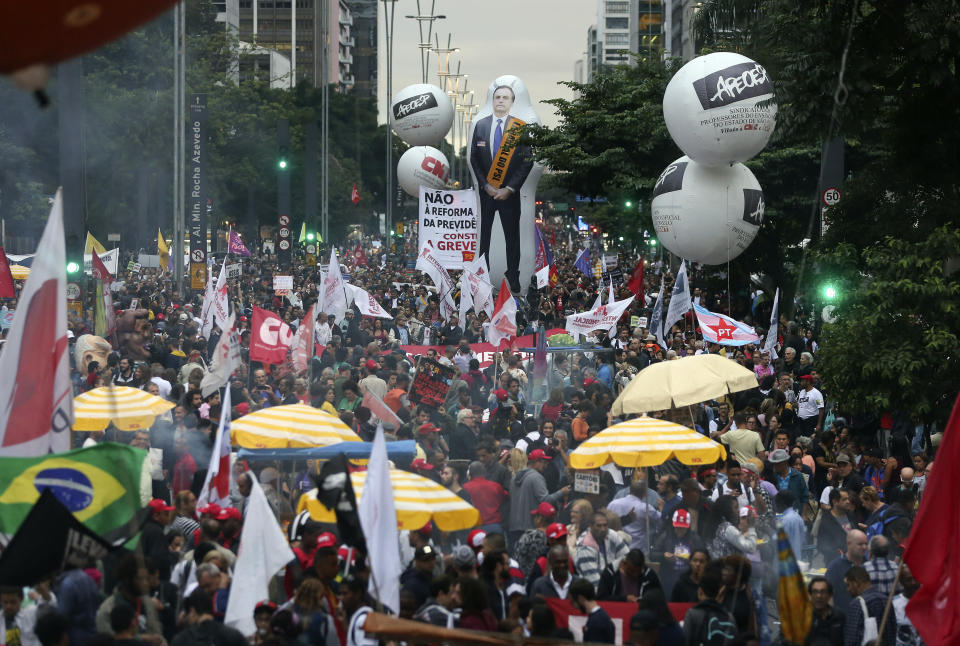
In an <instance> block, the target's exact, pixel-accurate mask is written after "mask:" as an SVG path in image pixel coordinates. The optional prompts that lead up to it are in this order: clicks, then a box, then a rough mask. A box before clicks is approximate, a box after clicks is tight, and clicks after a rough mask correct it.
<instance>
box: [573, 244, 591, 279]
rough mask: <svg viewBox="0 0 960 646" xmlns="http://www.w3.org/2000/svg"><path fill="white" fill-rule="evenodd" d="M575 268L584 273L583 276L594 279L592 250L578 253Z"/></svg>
mask: <svg viewBox="0 0 960 646" xmlns="http://www.w3.org/2000/svg"><path fill="white" fill-rule="evenodd" d="M573 266H574V267H576V268H577V269H579V270H580V271H581V272H583V275H584V276H586V277H587V278H593V266H592V265H591V264H590V250H589V249H583V250H582V251H581V252H580V253H578V254H577V259H576V260H575V261H574V263H573Z"/></svg>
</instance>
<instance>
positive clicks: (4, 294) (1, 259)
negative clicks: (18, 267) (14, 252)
mask: <svg viewBox="0 0 960 646" xmlns="http://www.w3.org/2000/svg"><path fill="white" fill-rule="evenodd" d="M16 295H17V290H16V288H14V286H13V274H12V273H10V262H9V261H8V260H7V254H6V252H4V250H3V247H0V298H14V297H15V296H16Z"/></svg>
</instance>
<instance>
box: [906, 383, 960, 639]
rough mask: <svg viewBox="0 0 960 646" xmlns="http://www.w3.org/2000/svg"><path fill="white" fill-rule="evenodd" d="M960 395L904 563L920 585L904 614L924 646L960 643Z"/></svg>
mask: <svg viewBox="0 0 960 646" xmlns="http://www.w3.org/2000/svg"><path fill="white" fill-rule="evenodd" d="M958 478H960V395H958V396H957V400H956V401H955V402H954V404H953V412H951V413H950V420H949V421H948V422H947V426H946V428H945V429H944V432H943V443H942V444H940V448H939V449H938V450H937V460H936V462H935V463H934V466H933V471H932V472H931V473H930V475H929V476H927V483H926V485H924V489H923V498H921V500H920V509H919V510H918V511H917V516H916V518H915V519H914V521H913V529H912V530H911V531H910V538H908V539H907V544H906V549H905V550H904V552H903V560H904V562H906V564H907V566H908V567H909V568H910V573H911V574H913V578H915V579H916V580H917V581H918V582H919V583H920V584H921V585H920V590H919V591H918V592H916V593H915V594H914V595H913V596H912V597H911V598H910V602H909V603H908V604H907V616H908V617H910V621H911V622H912V623H913V625H914V627H915V628H916V629H917V632H918V633H920V637H922V638H923V642H924V643H925V644H927V646H947V644H960V513H957V494H956V483H957V480H958Z"/></svg>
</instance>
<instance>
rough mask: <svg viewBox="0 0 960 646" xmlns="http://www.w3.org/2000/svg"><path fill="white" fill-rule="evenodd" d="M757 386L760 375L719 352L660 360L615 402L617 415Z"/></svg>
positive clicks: (660, 407)
mask: <svg viewBox="0 0 960 646" xmlns="http://www.w3.org/2000/svg"><path fill="white" fill-rule="evenodd" d="M757 386H758V383H757V376H756V375H755V374H754V373H753V371H752V370H747V369H746V368H744V367H743V366H741V365H740V364H738V363H736V362H734V361H731V360H729V359H726V358H724V357H721V356H720V355H719V354H698V355H694V356H692V357H684V358H682V359H675V360H673V361H661V362H660V363H656V364H653V365H652V366H648V367H647V368H644V369H643V370H641V371H640V372H639V373H638V374H637V376H636V377H634V378H633V379H632V380H631V381H630V383H629V384H627V387H626V388H624V389H623V392H621V393H620V396H619V397H617V399H616V400H615V401H614V402H613V406H612V412H613V414H614V415H624V414H630V413H646V412H649V411H652V410H666V409H668V408H676V407H680V406H689V405H690V404H698V403H700V402H703V401H707V400H709V399H716V398H717V397H721V396H723V395H726V394H728V393H735V392H740V391H741V390H749V389H750V388H756V387H757Z"/></svg>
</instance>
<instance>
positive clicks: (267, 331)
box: [250, 306, 293, 364]
mask: <svg viewBox="0 0 960 646" xmlns="http://www.w3.org/2000/svg"><path fill="white" fill-rule="evenodd" d="M251 319H252V320H251V321H250V360H251V361H261V362H263V363H269V364H279V363H283V362H284V361H285V360H286V358H287V351H288V350H289V349H290V344H291V343H292V342H293V331H292V330H291V329H290V326H289V325H287V324H286V323H284V322H283V319H281V318H280V317H279V316H277V315H276V314H274V313H273V312H269V311H267V310H265V309H261V308H259V307H256V306H254V308H253V316H252V317H251Z"/></svg>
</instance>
